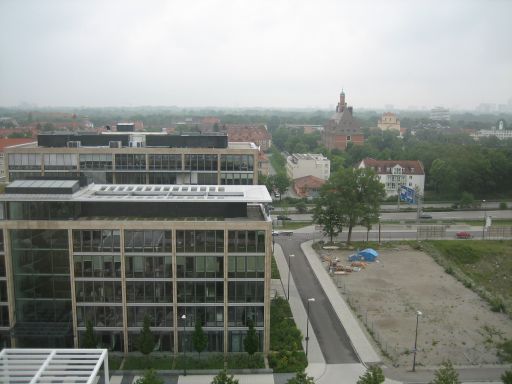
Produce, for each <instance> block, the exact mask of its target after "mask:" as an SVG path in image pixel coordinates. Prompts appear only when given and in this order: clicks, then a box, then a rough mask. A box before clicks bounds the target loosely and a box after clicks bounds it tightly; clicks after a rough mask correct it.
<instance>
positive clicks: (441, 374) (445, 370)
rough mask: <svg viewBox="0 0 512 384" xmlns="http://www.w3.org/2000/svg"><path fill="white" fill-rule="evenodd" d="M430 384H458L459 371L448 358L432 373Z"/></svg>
mask: <svg viewBox="0 0 512 384" xmlns="http://www.w3.org/2000/svg"><path fill="white" fill-rule="evenodd" d="M430 384H460V380H459V373H458V372H457V371H456V370H455V368H453V365H452V363H451V362H450V361H449V360H448V361H445V362H443V364H441V368H439V369H438V370H437V371H436V372H435V373H434V380H432V381H431V382H430Z"/></svg>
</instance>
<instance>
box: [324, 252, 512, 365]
mask: <svg viewBox="0 0 512 384" xmlns="http://www.w3.org/2000/svg"><path fill="white" fill-rule="evenodd" d="M379 252H380V256H379V262H376V263H369V265H368V266H367V267H366V268H364V269H363V270H361V271H360V272H352V273H349V274H347V275H341V276H339V275H335V276H333V279H334V280H335V282H336V283H337V284H338V287H340V291H341V292H342V294H343V295H344V296H345V298H346V299H347V300H348V301H349V303H350V304H351V306H352V307H353V309H354V310H355V313H356V314H357V315H358V318H359V319H360V321H361V322H363V323H366V324H367V327H368V328H369V329H370V330H373V331H372V332H371V333H373V335H374V338H376V339H377V340H378V342H379V344H380V346H381V348H382V349H383V350H385V351H387V354H388V355H389V357H390V358H391V359H392V361H393V362H394V363H395V364H397V365H398V366H408V365H412V350H413V347H414V337H415V329H416V311H417V310H419V311H421V312H422V314H423V315H422V316H420V317H419V327H418V352H417V359H416V360H417V365H419V366H437V365H440V364H441V363H442V362H443V360H446V359H449V360H451V361H452V362H453V363H454V364H456V365H477V364H496V363H499V359H498V358H497V356H496V348H495V344H496V342H499V341H501V340H502V339H503V338H512V320H511V319H510V318H509V317H508V316H507V315H505V314H500V313H494V312H492V311H491V310H490V309H489V305H488V304H487V303H486V302H485V301H484V300H482V299H481V298H480V297H479V296H478V295H477V294H476V293H474V292H473V291H471V290H470V289H468V288H466V287H464V286H463V285H462V284H461V283H460V282H458V281H457V280H456V279H455V278H453V277H452V276H450V275H448V274H447V273H445V271H444V269H443V268H442V267H441V266H439V265H438V264H437V263H436V262H435V261H434V260H433V259H432V258H431V257H430V256H429V255H428V254H426V253H423V252H421V251H416V250H413V249H412V248H410V247H409V246H406V245H404V246H398V247H396V248H394V249H381V250H379ZM352 253H353V251H348V250H336V251H332V250H331V251H327V250H322V251H320V255H323V256H324V257H325V256H327V257H332V258H335V257H338V258H339V259H340V260H342V261H343V264H344V265H348V264H350V263H349V262H347V261H346V260H347V257H348V255H350V254H352ZM325 265H326V268H327V265H328V264H327V262H326V263H325Z"/></svg>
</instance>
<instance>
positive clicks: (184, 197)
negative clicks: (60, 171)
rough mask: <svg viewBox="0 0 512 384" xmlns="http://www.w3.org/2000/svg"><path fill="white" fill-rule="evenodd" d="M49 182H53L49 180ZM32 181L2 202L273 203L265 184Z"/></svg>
mask: <svg viewBox="0 0 512 384" xmlns="http://www.w3.org/2000/svg"><path fill="white" fill-rule="evenodd" d="M49 182H50V183H51V182H53V181H49ZM32 183H34V181H32V180H19V181H14V182H12V183H11V184H9V185H8V188H7V190H6V193H5V194H0V201H24V200H27V201H65V200H68V201H82V202H84V201H168V202H172V201H174V202H190V201H192V202H212V201H222V202H225V203H271V202H272V198H271V197H270V195H269V193H268V191H267V188H266V187H265V186H264V185H164V184H140V185H139V184H90V185H88V186H87V187H84V188H82V189H81V190H79V191H78V192H75V193H73V194H67V195H66V194H62V193H57V194H51V193H48V192H49V191H48V190H47V189H46V188H41V192H40V193H37V191H36V190H35V189H34V188H32V187H33V186H34V185H33V184H32ZM23 186H27V187H31V188H32V189H31V190H30V191H29V192H30V193H26V194H24V193H9V191H8V189H11V188H12V187H17V188H21V187H23Z"/></svg>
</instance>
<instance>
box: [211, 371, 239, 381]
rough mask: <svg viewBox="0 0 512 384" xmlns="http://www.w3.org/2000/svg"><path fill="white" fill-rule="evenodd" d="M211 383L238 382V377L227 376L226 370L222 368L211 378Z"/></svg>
mask: <svg viewBox="0 0 512 384" xmlns="http://www.w3.org/2000/svg"><path fill="white" fill-rule="evenodd" d="M211 384H238V379H235V378H234V377H233V375H229V376H228V373H227V372H226V370H223V371H220V372H219V374H218V375H217V376H215V377H214V378H213V381H212V383H211Z"/></svg>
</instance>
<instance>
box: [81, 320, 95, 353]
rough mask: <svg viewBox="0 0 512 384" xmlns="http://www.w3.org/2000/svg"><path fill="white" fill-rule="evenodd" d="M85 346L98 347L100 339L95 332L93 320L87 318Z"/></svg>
mask: <svg viewBox="0 0 512 384" xmlns="http://www.w3.org/2000/svg"><path fill="white" fill-rule="evenodd" d="M82 345H83V347H84V348H97V347H98V339H97V338H96V335H95V334H94V328H93V326H92V321H91V320H87V322H86V323H85V335H84V340H83V342H82Z"/></svg>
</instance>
